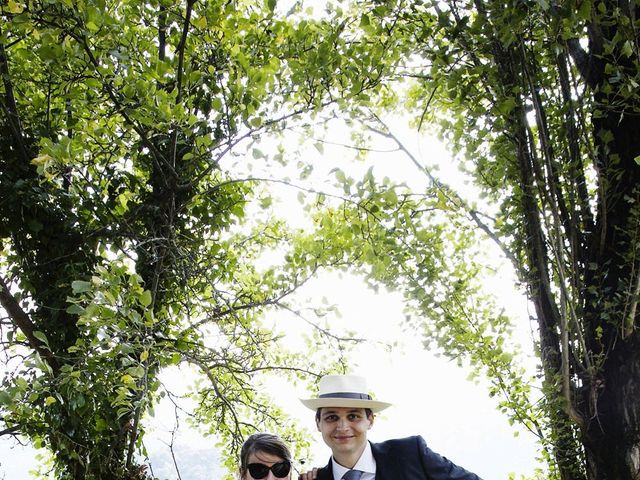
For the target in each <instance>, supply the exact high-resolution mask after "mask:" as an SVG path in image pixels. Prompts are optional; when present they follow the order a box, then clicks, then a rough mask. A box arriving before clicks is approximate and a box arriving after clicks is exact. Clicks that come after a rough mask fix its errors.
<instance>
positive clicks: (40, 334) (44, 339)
mask: <svg viewBox="0 0 640 480" xmlns="http://www.w3.org/2000/svg"><path fill="white" fill-rule="evenodd" d="M33 336H34V337H36V338H37V339H38V340H40V341H41V342H42V343H44V344H45V345H46V346H47V347H48V346H49V340H48V339H47V336H46V335H45V334H44V333H43V332H41V331H39V330H35V331H34V332H33Z"/></svg>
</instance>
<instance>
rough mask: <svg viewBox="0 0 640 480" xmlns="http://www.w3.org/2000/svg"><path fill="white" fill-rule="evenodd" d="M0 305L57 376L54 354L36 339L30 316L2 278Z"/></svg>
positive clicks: (0, 282)
mask: <svg viewBox="0 0 640 480" xmlns="http://www.w3.org/2000/svg"><path fill="white" fill-rule="evenodd" d="M0 304H1V305H2V306H3V307H4V309H5V310H6V311H7V313H8V314H9V317H10V318H11V321H12V323H13V324H14V325H15V326H16V327H18V328H19V329H20V330H21V331H22V333H24V335H25V337H27V341H28V342H29V346H31V348H33V349H34V350H35V351H36V352H37V353H38V355H40V357H42V359H43V360H46V361H47V363H48V364H49V366H50V367H51V369H52V370H53V371H54V373H56V374H57V373H58V369H59V365H58V361H57V360H56V358H55V356H54V355H53V352H51V350H49V348H48V347H47V346H46V345H45V344H44V343H43V342H41V341H40V340H38V338H36V336H35V335H34V332H36V328H35V325H34V324H33V322H32V321H31V319H30V318H29V315H27V313H26V312H25V311H24V310H23V309H22V308H21V307H20V304H19V303H18V301H17V300H16V299H15V297H14V296H13V295H12V294H11V292H10V291H9V287H8V286H7V284H6V283H5V281H4V279H3V278H2V277H0Z"/></svg>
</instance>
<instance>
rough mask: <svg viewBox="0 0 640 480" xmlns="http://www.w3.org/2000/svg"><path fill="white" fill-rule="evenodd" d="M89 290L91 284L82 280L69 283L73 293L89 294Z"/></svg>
mask: <svg viewBox="0 0 640 480" xmlns="http://www.w3.org/2000/svg"><path fill="white" fill-rule="evenodd" d="M91 288H92V286H91V282H86V281H84V280H74V281H73V282H71V289H72V290H73V292H74V293H84V292H89V291H90V290H91Z"/></svg>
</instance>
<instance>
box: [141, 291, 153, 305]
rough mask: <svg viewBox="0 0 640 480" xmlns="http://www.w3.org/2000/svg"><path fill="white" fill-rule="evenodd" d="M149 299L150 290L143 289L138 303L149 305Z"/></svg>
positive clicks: (150, 297)
mask: <svg viewBox="0 0 640 480" xmlns="http://www.w3.org/2000/svg"><path fill="white" fill-rule="evenodd" d="M151 301H152V296H151V291H149V290H145V291H144V292H142V295H140V303H141V304H142V306H143V307H148V306H149V305H151Z"/></svg>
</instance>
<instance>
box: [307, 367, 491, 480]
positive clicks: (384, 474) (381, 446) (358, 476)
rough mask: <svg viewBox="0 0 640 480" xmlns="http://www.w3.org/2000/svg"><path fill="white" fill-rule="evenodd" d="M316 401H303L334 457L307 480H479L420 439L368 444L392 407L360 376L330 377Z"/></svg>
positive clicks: (313, 399) (409, 438)
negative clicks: (378, 415) (381, 413)
mask: <svg viewBox="0 0 640 480" xmlns="http://www.w3.org/2000/svg"><path fill="white" fill-rule="evenodd" d="M319 387H320V388H319V394H318V397H317V398H310V399H306V400H302V399H301V401H302V403H303V404H304V405H305V406H306V407H308V408H310V409H312V410H314V411H315V412H316V426H317V427H318V431H319V432H321V433H322V439H323V440H324V442H325V443H326V444H327V446H328V447H329V448H330V449H331V452H332V454H333V456H332V457H331V459H330V460H329V463H328V464H327V466H326V467H323V468H319V469H314V470H313V471H309V472H306V473H305V474H303V475H301V478H302V479H303V480H312V479H314V478H317V480H396V479H403V480H480V479H479V477H478V476H477V475H475V474H473V473H471V472H468V471H467V470H465V469H464V468H462V467H459V466H457V465H455V464H454V463H452V462H450V461H449V460H447V459H446V458H445V457H442V456H440V455H438V454H437V453H435V452H434V451H432V450H431V449H429V447H427V444H426V442H425V441H424V439H423V438H422V437H420V436H415V437H407V438H399V439H393V440H387V441H385V442H381V443H370V442H368V441H367V431H368V430H369V429H370V428H371V427H372V426H373V421H374V418H375V415H374V414H375V413H376V412H379V411H381V410H384V409H385V408H387V407H389V406H390V404H389V403H385V402H379V401H377V400H373V399H372V398H371V396H370V395H369V394H368V393H367V385H366V381H365V379H364V378H363V377H358V376H355V375H326V376H324V377H322V378H321V379H320V385H319Z"/></svg>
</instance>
